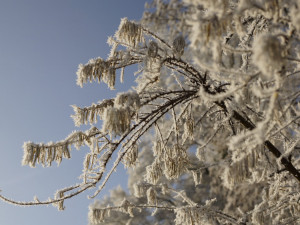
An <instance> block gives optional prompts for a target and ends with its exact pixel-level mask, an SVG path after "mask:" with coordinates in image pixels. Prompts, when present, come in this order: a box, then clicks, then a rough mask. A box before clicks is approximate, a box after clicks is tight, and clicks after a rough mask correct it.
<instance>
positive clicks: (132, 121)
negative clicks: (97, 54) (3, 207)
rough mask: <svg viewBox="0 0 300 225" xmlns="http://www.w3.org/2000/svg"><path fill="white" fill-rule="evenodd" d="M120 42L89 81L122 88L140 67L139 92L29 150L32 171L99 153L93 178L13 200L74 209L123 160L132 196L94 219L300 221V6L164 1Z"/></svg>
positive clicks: (236, 0) (85, 69)
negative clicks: (81, 151) (51, 193)
mask: <svg viewBox="0 0 300 225" xmlns="http://www.w3.org/2000/svg"><path fill="white" fill-rule="evenodd" d="M108 44H109V45H110V46H111V52H110V54H109V56H108V58H107V59H102V58H95V59H91V60H89V61H88V62H87V63H86V64H81V65H79V68H78V71H77V84H78V85H79V86H81V87H82V86H83V85H84V84H85V83H87V82H94V81H98V82H99V83H106V84H107V85H108V87H109V88H111V89H114V86H115V80H116V79H120V80H121V82H122V81H123V79H126V76H130V74H126V71H125V72H124V70H125V69H126V68H127V67H129V66H131V65H137V70H138V71H137V72H136V74H135V76H136V86H134V87H132V88H131V89H130V90H128V92H125V93H119V94H117V96H116V97H115V98H114V99H105V100H102V101H100V102H98V103H97V104H92V105H91V106H88V107H79V106H73V108H74V112H75V113H74V115H73V116H72V117H73V119H74V122H75V125H76V126H80V125H82V124H88V123H90V124H91V125H92V127H91V128H90V129H89V130H87V131H82V132H81V131H77V132H73V133H72V134H70V135H69V136H68V137H67V138H66V139H64V140H62V141H60V142H56V143H49V144H35V143H32V142H27V143H25V144H24V158H23V165H29V166H31V167H35V165H36V164H37V163H39V164H42V165H43V166H51V164H52V162H53V161H56V162H57V163H58V164H59V163H61V161H62V158H70V157H71V154H70V152H71V146H72V145H73V146H75V147H76V148H80V147H81V146H83V145H87V146H89V148H90V152H88V153H87V154H86V157H85V160H84V169H83V174H82V176H81V177H82V182H81V183H80V184H77V185H74V186H70V187H67V188H64V189H62V190H58V191H57V193H56V194H55V198H54V199H49V200H46V201H38V200H34V201H32V202H17V201H14V200H10V199H7V198H6V197H4V196H1V198H2V199H3V200H5V201H8V202H10V203H14V204H19V205H41V204H54V205H56V206H57V207H58V209H60V210H62V209H64V202H65V200H67V199H69V198H72V197H74V196H76V195H78V194H81V193H82V192H85V191H87V190H88V189H92V188H95V192H94V193H93V194H92V195H91V196H90V197H91V198H95V197H96V196H97V195H98V194H99V193H100V192H101V190H102V189H103V187H104V186H105V184H106V183H107V181H108V180H109V179H110V176H111V175H112V174H113V173H114V171H115V169H116V168H117V166H118V165H119V164H121V163H123V164H124V166H125V167H126V168H128V172H129V181H128V186H129V193H126V192H125V191H124V190H122V189H121V188H118V189H116V190H112V191H111V195H110V196H108V197H107V198H106V199H104V200H101V201H95V202H94V203H92V204H91V205H90V211H89V219H90V224H187V225H190V224H199V225H200V224H203V225H204V224H205V225H208V224H212V225H215V224H259V225H263V224H282V225H283V224H299V221H300V171H299V169H300V151H299V149H300V142H299V139H300V133H299V130H300V129H299V127H300V124H299V123H300V121H299V119H300V103H299V100H300V96H299V95H300V77H299V74H300V1H299V0H265V1H263V0H169V1H163V0H155V1H154V2H152V3H150V4H148V5H147V6H146V11H145V13H144V16H143V19H142V20H141V21H139V22H134V21H129V20H128V19H127V18H124V19H122V20H121V23H120V26H119V28H118V30H117V32H116V33H115V35H114V36H112V37H109V39H108ZM118 71H120V73H117V72H118ZM98 120H100V121H102V122H98ZM99 124H100V127H96V126H97V125H99ZM111 161H113V162H112V163H111Z"/></svg>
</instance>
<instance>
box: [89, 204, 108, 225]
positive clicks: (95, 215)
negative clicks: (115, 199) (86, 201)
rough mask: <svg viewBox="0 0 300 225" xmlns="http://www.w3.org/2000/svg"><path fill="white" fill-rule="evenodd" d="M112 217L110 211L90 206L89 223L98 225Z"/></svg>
mask: <svg viewBox="0 0 300 225" xmlns="http://www.w3.org/2000/svg"><path fill="white" fill-rule="evenodd" d="M109 216H110V209H106V208H104V209H97V208H93V207H91V206H90V209H89V221H90V222H92V223H93V224H98V223H101V222H103V221H104V219H105V217H109Z"/></svg>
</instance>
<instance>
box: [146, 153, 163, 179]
mask: <svg viewBox="0 0 300 225" xmlns="http://www.w3.org/2000/svg"><path fill="white" fill-rule="evenodd" d="M161 175H162V168H161V164H160V162H159V159H158V158H156V159H155V160H154V162H153V163H152V164H151V165H150V166H147V168H146V177H145V180H146V181H147V182H148V183H150V184H156V183H157V182H158V180H159V178H160V177H161Z"/></svg>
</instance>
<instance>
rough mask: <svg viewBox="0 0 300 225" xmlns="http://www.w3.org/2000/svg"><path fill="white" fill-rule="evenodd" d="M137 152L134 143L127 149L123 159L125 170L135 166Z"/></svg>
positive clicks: (136, 146)
mask: <svg viewBox="0 0 300 225" xmlns="http://www.w3.org/2000/svg"><path fill="white" fill-rule="evenodd" d="M138 152H139V151H138V145H137V144H136V143H134V144H132V145H131V146H130V147H129V149H127V151H126V153H125V155H124V158H123V162H124V165H125V167H126V168H128V167H134V166H135V164H136V161H137V159H138Z"/></svg>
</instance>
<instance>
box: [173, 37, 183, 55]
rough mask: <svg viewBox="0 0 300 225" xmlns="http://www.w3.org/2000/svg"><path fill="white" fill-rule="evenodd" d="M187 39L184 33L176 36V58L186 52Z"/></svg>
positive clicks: (174, 47) (174, 46) (174, 49)
mask: <svg viewBox="0 0 300 225" xmlns="http://www.w3.org/2000/svg"><path fill="white" fill-rule="evenodd" d="M184 47H185V40H184V37H183V36H182V35H179V36H178V37H176V38H175V39H174V41H173V52H174V55H175V57H176V58H180V57H181V56H182V55H183V53H184Z"/></svg>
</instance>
